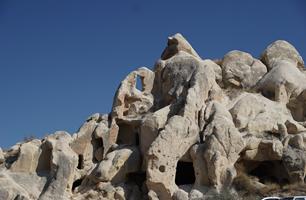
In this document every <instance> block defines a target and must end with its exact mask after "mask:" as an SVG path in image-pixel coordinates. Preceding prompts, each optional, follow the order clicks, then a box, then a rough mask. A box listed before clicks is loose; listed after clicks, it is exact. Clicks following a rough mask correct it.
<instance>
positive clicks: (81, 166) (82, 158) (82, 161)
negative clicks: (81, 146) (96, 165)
mask: <svg viewBox="0 0 306 200" xmlns="http://www.w3.org/2000/svg"><path fill="white" fill-rule="evenodd" d="M78 169H84V156H83V155H81V154H80V155H79V161H78Z"/></svg>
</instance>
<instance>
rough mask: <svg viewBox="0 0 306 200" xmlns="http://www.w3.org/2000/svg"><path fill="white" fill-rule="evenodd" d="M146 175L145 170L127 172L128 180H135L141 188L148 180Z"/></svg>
mask: <svg viewBox="0 0 306 200" xmlns="http://www.w3.org/2000/svg"><path fill="white" fill-rule="evenodd" d="M146 177H147V176H146V173H145V172H133V173H129V174H127V182H133V183H135V184H136V185H137V186H138V187H139V189H141V188H142V185H143V183H144V182H145V181H146Z"/></svg>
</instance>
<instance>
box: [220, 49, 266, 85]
mask: <svg viewBox="0 0 306 200" xmlns="http://www.w3.org/2000/svg"><path fill="white" fill-rule="evenodd" d="M221 66H222V73H223V81H224V83H225V85H228V86H232V87H238V88H243V89H251V88H253V87H254V86H255V85H256V83H257V82H258V81H259V80H260V79H261V78H262V77H263V76H264V75H265V74H266V72H267V68H266V66H265V65H264V64H263V63H262V62H261V61H260V60H257V59H255V58H253V57H252V56H251V55H250V54H249V53H245V52H242V51H237V50H235V51H230V52H229V53H227V54H226V55H225V56H224V58H223V61H222V65H221Z"/></svg>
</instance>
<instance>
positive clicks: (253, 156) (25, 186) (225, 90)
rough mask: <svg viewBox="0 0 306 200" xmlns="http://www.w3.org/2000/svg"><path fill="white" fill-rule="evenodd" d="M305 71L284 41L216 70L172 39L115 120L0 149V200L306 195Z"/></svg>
mask: <svg viewBox="0 0 306 200" xmlns="http://www.w3.org/2000/svg"><path fill="white" fill-rule="evenodd" d="M303 65H304V62H303V60H302V58H301V56H300V55H299V53H298V52H297V50H296V49H295V48H294V47H293V46H292V45H290V44H289V43H287V42H285V41H276V42H274V43H272V44H271V45H269V46H268V47H267V49H266V50H264V52H263V54H262V57H261V60H258V59H257V58H254V57H253V56H252V55H251V54H249V53H246V52H242V51H238V50H234V51H230V52H228V53H227V54H226V55H224V57H223V58H222V59H218V60H217V61H212V60H209V59H205V60H203V59H201V57H200V56H199V55H198V54H197V53H196V52H195V50H194V49H193V48H192V47H191V45H190V44H189V43H188V42H187V40H186V39H185V38H184V37H183V36H182V35H181V34H175V35H174V36H172V37H169V38H168V44H167V47H166V48H165V50H164V52H163V53H162V56H161V59H158V61H157V62H156V64H155V66H154V70H153V71H152V70H150V69H149V68H146V67H141V68H138V69H136V70H135V71H132V72H131V73H129V74H128V75H127V76H126V78H125V79H124V80H123V81H122V82H121V84H120V85H119V87H118V89H117V91H116V94H115V96H114V101H113V106H112V110H111V113H110V114H99V113H96V114H93V115H91V116H90V117H89V118H88V119H87V120H85V122H84V124H83V125H82V126H81V127H80V128H79V130H78V131H77V132H76V133H73V134H69V133H67V132H65V131H57V132H55V133H54V134H50V135H48V136H46V137H44V138H43V139H41V140H40V139H33V140H26V141H23V142H20V143H17V144H16V145H14V146H12V147H10V148H9V149H7V150H2V149H1V148H0V199H1V200H2V199H5V200H16V199H22V200H34V199H35V200H36V199H39V200H53V199H56V200H68V199H75V200H83V199H92V200H96V199H108V200H111V199H116V200H117V199H120V200H124V199H127V200H133V199H134V200H138V199H150V200H158V199H160V200H171V199H173V200H189V199H190V200H192V199H206V198H207V197H209V196H210V197H211V196H213V195H214V196H215V197H214V198H216V199H217V196H218V195H220V193H222V192H223V191H228V190H229V191H231V193H230V195H234V196H235V195H236V196H235V199H237V200H238V199H250V198H251V197H250V196H248V195H252V194H254V195H255V194H256V195H261V196H265V195H268V194H273V192H274V193H278V194H281V193H283V194H285V193H286V192H288V190H286V188H288V187H289V188H291V190H293V189H294V186H298V187H296V189H301V188H304V189H305V188H306V186H305V177H306V128H305V127H306V73H305V71H304V68H302V66H303ZM137 78H140V80H141V86H137ZM271 184H272V186H273V188H274V191H271ZM282 188H284V190H282ZM268 191H270V192H268ZM293 191H294V190H293ZM297 191H298V190H297ZM237 194H240V196H239V195H238V196H237Z"/></svg>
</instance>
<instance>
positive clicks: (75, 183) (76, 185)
mask: <svg viewBox="0 0 306 200" xmlns="http://www.w3.org/2000/svg"><path fill="white" fill-rule="evenodd" d="M82 181H83V179H77V180H76V181H74V182H73V184H72V191H75V189H76V188H77V187H79V186H80V185H81V184H82Z"/></svg>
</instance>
